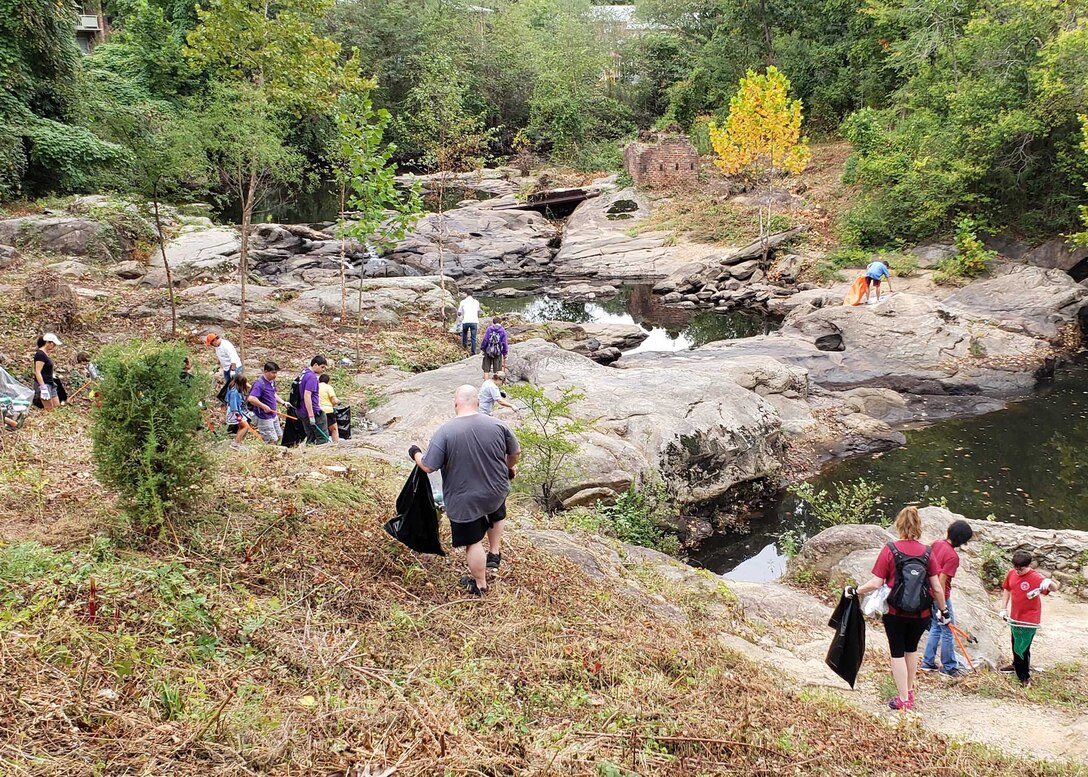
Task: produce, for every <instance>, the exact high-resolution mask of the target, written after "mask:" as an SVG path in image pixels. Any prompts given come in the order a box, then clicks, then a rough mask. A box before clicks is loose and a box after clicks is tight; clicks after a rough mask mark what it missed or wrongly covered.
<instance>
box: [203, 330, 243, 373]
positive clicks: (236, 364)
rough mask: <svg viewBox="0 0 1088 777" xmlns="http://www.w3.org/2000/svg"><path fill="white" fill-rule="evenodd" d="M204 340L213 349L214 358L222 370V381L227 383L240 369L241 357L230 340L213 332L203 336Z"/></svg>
mask: <svg viewBox="0 0 1088 777" xmlns="http://www.w3.org/2000/svg"><path fill="white" fill-rule="evenodd" d="M204 342H205V343H207V344H208V345H209V346H210V347H212V348H214V349H215V358H217V359H218V360H219V367H220V369H222V370H223V382H224V383H227V384H229V383H230V382H231V381H232V380H233V379H234V376H235V375H236V374H238V373H239V372H241V371H242V359H241V357H240V356H238V349H237V348H235V347H234V343H232V342H231V341H230V340H227V339H226V338H223V337H220V336H219V335H217V334H216V333H215V332H212V333H210V334H209V335H208V336H207V337H206V338H204Z"/></svg>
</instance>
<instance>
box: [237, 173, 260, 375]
mask: <svg viewBox="0 0 1088 777" xmlns="http://www.w3.org/2000/svg"><path fill="white" fill-rule="evenodd" d="M256 194H257V172H256V171H255V170H253V171H250V174H249V185H248V186H247V187H246V194H245V198H244V199H243V201H242V242H241V249H240V251H239V253H238V276H239V279H240V282H241V286H242V294H241V298H240V301H241V306H240V310H239V312H238V355H239V356H240V357H241V359H242V362H243V363H244V362H245V347H246V282H247V281H248V280H249V230H250V226H251V225H252V223H253V207H254V205H256Z"/></svg>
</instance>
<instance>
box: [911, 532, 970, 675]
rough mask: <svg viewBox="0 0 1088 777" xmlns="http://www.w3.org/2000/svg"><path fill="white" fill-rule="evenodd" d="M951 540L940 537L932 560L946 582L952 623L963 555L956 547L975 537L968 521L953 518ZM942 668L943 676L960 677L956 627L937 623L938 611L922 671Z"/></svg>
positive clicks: (930, 633)
mask: <svg viewBox="0 0 1088 777" xmlns="http://www.w3.org/2000/svg"><path fill="white" fill-rule="evenodd" d="M947 536H948V539H944V540H937V541H936V542H934V543H933V553H932V559H933V561H934V562H936V564H937V575H938V577H940V578H941V583H942V584H943V585H944V598H945V601H946V602H947V603H948V615H949V617H951V619H952V623H955V622H956V613H955V611H954V610H953V609H952V578H954V577H955V576H956V571H957V570H958V569H959V568H960V556H959V554H958V553H956V548H959V547H962V546H963V545H965V544H967V541H968V540H969V539H971V537H972V536H974V531H972V530H971V526H970V525H969V524H968V523H967V521H963V520H959V521H952V523H950V524H949V525H948V533H947ZM938 644H940V646H941V665H940V667H938V666H937V645H938ZM938 668H939V669H940V671H941V676H942V677H959V676H960V668H959V665H958V663H957V661H956V641H955V637H953V636H952V629H950V628H949V627H948V624H945V625H944V626H941V625H940V624H938V623H937V614H936V613H934V614H933V619H932V620H931V622H930V624H929V639H928V640H927V641H926V649H925V652H924V653H923V654H922V671H923V672H935V671H937V669H938Z"/></svg>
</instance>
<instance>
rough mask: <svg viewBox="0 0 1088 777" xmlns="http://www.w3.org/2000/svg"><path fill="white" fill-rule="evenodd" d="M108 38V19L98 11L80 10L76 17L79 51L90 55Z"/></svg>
mask: <svg viewBox="0 0 1088 777" xmlns="http://www.w3.org/2000/svg"><path fill="white" fill-rule="evenodd" d="M105 38H106V17H105V15H104V14H102V12H101V11H100V10H98V9H93V10H92V9H88V8H80V9H79V15H78V16H77V17H76V41H77V42H78V43H79V50H80V51H82V52H83V53H84V54H90V53H91V52H92V51H94V47H95V46H97V45H98V44H99V43H101V42H102V41H103V40H105Z"/></svg>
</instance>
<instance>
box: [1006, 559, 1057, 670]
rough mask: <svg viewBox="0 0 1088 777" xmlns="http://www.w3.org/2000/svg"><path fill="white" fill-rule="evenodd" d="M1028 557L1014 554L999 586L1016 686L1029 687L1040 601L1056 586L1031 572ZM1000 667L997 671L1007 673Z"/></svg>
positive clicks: (1040, 614)
mask: <svg viewBox="0 0 1088 777" xmlns="http://www.w3.org/2000/svg"><path fill="white" fill-rule="evenodd" d="M1031 561H1032V559H1031V554H1030V553H1029V552H1028V551H1026V550H1018V551H1016V552H1015V553H1013V554H1012V566H1013V568H1012V569H1010V570H1009V574H1007V575H1005V582H1004V583H1002V584H1001V588H1002V589H1003V591H1002V594H1001V615H1002V617H1004V618H1005V619H1006V620H1007V621H1008V622H1009V625H1010V626H1011V627H1012V667H1011V669H1012V670H1013V671H1015V672H1016V677H1017V678H1018V679H1019V680H1020V684H1021V685H1024V686H1027V685H1031V641H1032V640H1033V639H1035V632H1036V631H1037V630H1038V629H1039V623H1040V622H1041V621H1042V617H1043V597H1044V596H1046V595H1048V594H1049V593H1050V592H1051V591H1057V590H1058V584H1057V583H1056V582H1054V581H1053V580H1051V579H1050V578H1049V577H1043V576H1042V575H1041V574H1039V572H1037V571H1036V570H1034V569H1032V568H1031ZM1009 669H1010V667H1003V668H1002V670H1001V671H1003V672H1005V671H1008V670H1009Z"/></svg>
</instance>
